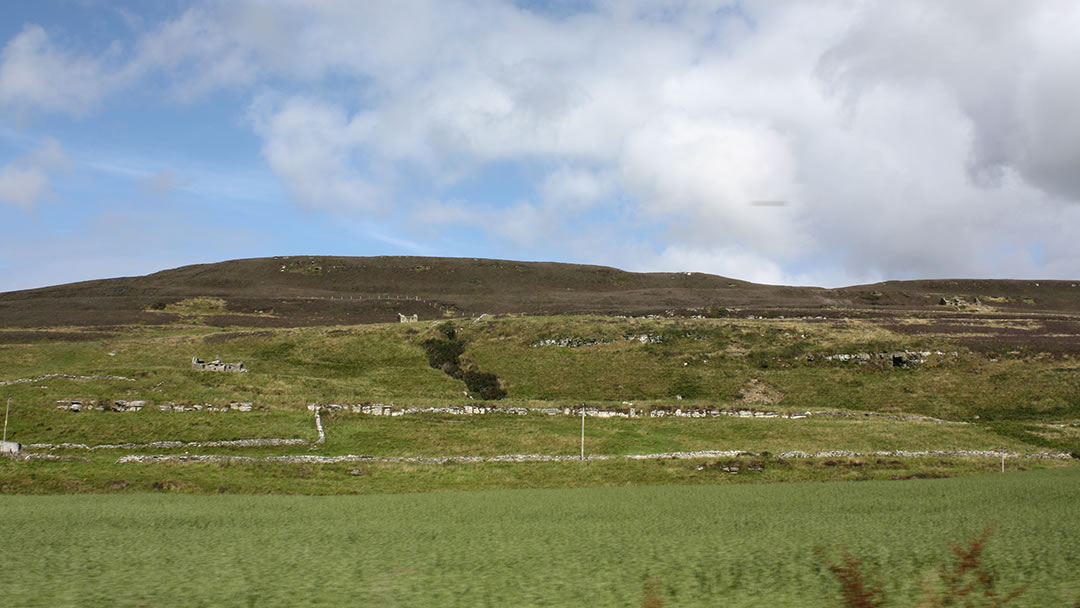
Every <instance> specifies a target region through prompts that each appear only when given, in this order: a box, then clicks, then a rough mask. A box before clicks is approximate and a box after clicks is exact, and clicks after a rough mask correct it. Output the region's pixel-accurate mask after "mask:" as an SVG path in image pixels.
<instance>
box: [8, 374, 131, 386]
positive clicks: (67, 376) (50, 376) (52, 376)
mask: <svg viewBox="0 0 1080 608" xmlns="http://www.w3.org/2000/svg"><path fill="white" fill-rule="evenodd" d="M55 379H60V380H123V381H125V382H135V379H134V378H126V377H124V376H73V375H71V374H46V375H44V376H38V377H37V378H19V379H18V380H0V386H10V385H12V384H25V383H27V382H40V381H42V380H55Z"/></svg>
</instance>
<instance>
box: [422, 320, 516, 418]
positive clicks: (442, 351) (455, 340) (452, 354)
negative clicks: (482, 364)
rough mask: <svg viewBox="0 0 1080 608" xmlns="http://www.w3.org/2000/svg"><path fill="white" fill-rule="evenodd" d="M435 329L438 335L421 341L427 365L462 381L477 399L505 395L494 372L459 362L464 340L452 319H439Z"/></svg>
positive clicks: (462, 352)
mask: <svg viewBox="0 0 1080 608" xmlns="http://www.w3.org/2000/svg"><path fill="white" fill-rule="evenodd" d="M437 329H438V332H439V335H438V337H435V338H428V339H427V340H424V342H423V346H424V352H425V353H426V354H427V358H428V364H429V365H431V367H434V368H435V369H439V370H442V371H443V372H444V373H445V374H446V375H447V376H450V377H451V378H454V379H456V380H462V381H464V382H465V387H466V388H468V389H469V392H470V393H475V394H477V395H479V396H480V398H481V399H488V400H496V399H502V398H503V397H506V390H504V389H503V388H502V386H501V385H500V383H499V378H498V377H497V376H496V375H495V374H492V373H490V372H482V371H480V370H478V369H473V368H465V367H463V366H462V363H461V355H462V354H464V352H465V340H464V339H462V338H459V337H458V335H457V327H455V326H454V324H453V323H443V324H442V325H439V326H438V328H437Z"/></svg>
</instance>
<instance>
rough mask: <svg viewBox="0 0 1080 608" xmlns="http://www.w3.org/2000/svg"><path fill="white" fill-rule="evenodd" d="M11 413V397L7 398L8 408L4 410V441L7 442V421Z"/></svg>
mask: <svg viewBox="0 0 1080 608" xmlns="http://www.w3.org/2000/svg"><path fill="white" fill-rule="evenodd" d="M10 411H11V397H8V398H7V408H5V409H4V439H3V440H4V441H7V419H8V412H10Z"/></svg>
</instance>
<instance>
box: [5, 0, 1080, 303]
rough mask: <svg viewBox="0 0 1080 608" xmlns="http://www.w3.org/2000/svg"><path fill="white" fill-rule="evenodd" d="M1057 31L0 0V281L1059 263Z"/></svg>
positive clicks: (993, 14)
mask: <svg viewBox="0 0 1080 608" xmlns="http://www.w3.org/2000/svg"><path fill="white" fill-rule="evenodd" d="M1076 31H1080V7H1078V6H1077V5H1076V4H1075V3H1073V2H1067V1H1064V0H1060V1H1056V0H1044V1H1032V2H1025V3H1016V2H1006V1H1000V2H997V1H988V2H980V3H941V2H936V1H931V0H925V1H923V0H911V1H909V2H904V3H895V2H884V1H881V2H877V1H872V0H865V1H858V0H856V1H850V0H836V1H835V2H832V1H824V2H820V3H813V4H812V5H810V4H808V3H798V2H772V1H770V2H765V1H760V2H758V1H743V2H732V1H724V0H700V1H695V2H682V1H677V0H671V1H644V0H641V1H639V0H618V1H616V0H598V1H596V2H588V1H585V0H573V1H571V0H566V1H563V0H550V1H546V2H525V1H518V2H510V1H504V2H500V1H497V0H469V1H459V0H437V1H436V0H405V1H402V2H394V3H382V2H379V3H375V2H371V3H367V2H354V1H351V0H318V1H315V0H310V1H300V0H262V1H254V0H230V1H227V2H226V1H212V0H206V1H202V0H197V1H175V2H157V3H146V2H127V3H125V2H113V1H104V0H81V1H75V0H64V1H48V0H39V1H36V2H8V3H3V4H2V5H0V227H2V229H0V237H2V242H0V291H9V290H15V289H24V288H32V287H39V286H44V285H51V284H59V283H65V282H72V281H79V280H87V279H95V278H104V277H113V276H128V275H136V274H145V273H149V272H154V271H157V270H162V269H165V268H170V267H175V266H179V265H184V264H192V263H203V262H213V261H220V260H226V259H233V258H240V257H256V256H273V255H299V254H322V255H436V256H457V257H498V258H510V259H521V260H554V261H565V262H579V263H592V264H605V265H611V266H617V267H620V268H624V269H628V270H639V271H650V270H664V271H689V270H693V271H700V272H711V273H716V274H722V275H726V276H732V277H736V278H740V279H746V280H752V281H759V282H769V283H787V284H814V285H825V286H835V285H844V284H854V283H862V282H871V281H877V280H885V279H908V278H929V277H946V276H952V277H1002V278H1011V277H1015V278H1068V279H1075V278H1077V275H1080V238H1078V237H1080V211H1078V210H1080V206H1078V204H1080V171H1077V169H1076V168H1077V167H1080V130H1078V129H1077V128H1076V126H1075V118H1074V116H1073V115H1074V113H1075V108H1076V107H1080V81H1077V79H1076V78H1075V76H1074V75H1073V74H1072V73H1071V71H1072V68H1073V67H1074V66H1075V65H1077V64H1078V63H1080V42H1078V41H1077V39H1076V36H1075V35H1074V32H1076ZM762 201H772V202H774V203H776V202H779V203H782V204H761V202H762Z"/></svg>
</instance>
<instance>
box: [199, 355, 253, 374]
mask: <svg viewBox="0 0 1080 608" xmlns="http://www.w3.org/2000/svg"><path fill="white" fill-rule="evenodd" d="M191 369H198V370H204V371H208V372H246V371H248V370H246V369H244V363H243V362H242V361H241V362H239V363H224V362H222V361H221V359H220V358H215V359H214V360H213V361H209V362H207V361H203V360H202V359H200V358H198V357H192V358H191Z"/></svg>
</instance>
